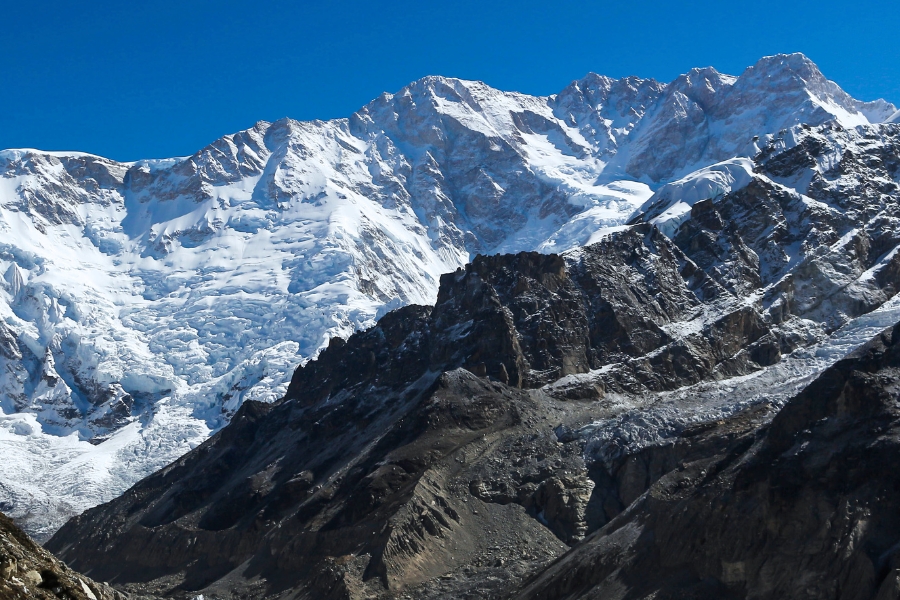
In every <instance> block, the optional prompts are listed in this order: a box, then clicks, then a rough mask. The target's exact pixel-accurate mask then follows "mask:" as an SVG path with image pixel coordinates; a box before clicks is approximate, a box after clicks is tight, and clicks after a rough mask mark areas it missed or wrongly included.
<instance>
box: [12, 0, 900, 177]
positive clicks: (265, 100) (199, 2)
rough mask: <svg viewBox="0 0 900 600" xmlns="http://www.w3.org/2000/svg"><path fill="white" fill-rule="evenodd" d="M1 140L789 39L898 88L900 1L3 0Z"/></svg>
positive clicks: (341, 103)
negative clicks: (435, 80)
mask: <svg viewBox="0 0 900 600" xmlns="http://www.w3.org/2000/svg"><path fill="white" fill-rule="evenodd" d="M0 7H2V9H3V10H2V12H0V52H2V54H0V59H2V67H0V148H10V147H37V148H41V149H46V150H84V151H88V152H94V153H97V154H102V155H105V156H109V157H111V158H116V159H119V160H134V159H138V158H151V157H164V156H177V155H185V154H191V153H193V152H194V151H196V150H198V149H200V148H201V147H202V146H204V145H206V144H207V143H209V142H211V141H213V140H215V139H216V138H218V137H220V136H221V135H224V134H226V133H231V132H234V131H237V130H240V129H243V128H246V127H249V126H251V125H252V124H253V123H254V122H256V121H258V120H260V119H265V120H275V119H278V118H280V117H285V116H289V117H292V118H295V119H314V118H319V119H328V118H333V117H344V116H348V115H349V114H350V113H352V112H353V111H355V110H356V109H358V108H359V107H360V106H362V105H363V104H365V103H366V102H368V101H369V100H370V99H372V98H374V97H375V96H377V95H378V94H380V93H381V92H382V91H396V90H397V89H399V88H401V87H402V86H403V85H405V84H406V83H408V82H409V81H412V80H414V79H417V78H419V77H422V76H424V75H429V74H435V75H447V76H454V77H462V78H467V79H480V80H482V81H485V82H487V83H488V84H490V85H492V86H494V87H497V88H501V89H505V90H517V91H521V92H527V93H531V94H551V93H555V92H557V91H559V90H560V89H562V88H563V87H564V86H565V85H566V84H567V83H568V82H570V81H571V80H573V79H576V78H579V77H582V76H583V75H584V74H585V73H587V72H588V71H595V72H598V73H603V74H606V75H610V76H613V77H620V76H625V75H640V76H643V77H655V78H657V79H660V80H663V81H669V80H671V79H673V78H674V77H676V76H677V75H678V74H680V73H683V72H685V71H686V70H688V69H690V68H691V67H695V66H698V67H699V66H708V65H712V66H714V67H715V68H717V69H719V70H720V71H723V72H726V73H732V74H735V75H737V74H739V73H740V72H741V71H742V70H743V69H744V68H745V67H746V66H748V65H750V64H752V63H754V62H755V61H756V60H757V59H758V58H759V57H761V56H763V55H767V54H775V53H778V52H795V51H800V52H804V53H805V54H807V55H808V56H809V57H810V58H812V59H813V60H814V61H815V62H816V63H818V65H819V67H820V68H821V69H822V71H823V72H824V73H825V75H826V76H828V77H829V78H831V79H833V80H835V81H837V82H838V83H839V84H840V85H841V86H842V87H844V89H846V90H847V91H848V92H849V93H850V94H852V95H853V96H855V97H857V98H860V99H863V100H872V99H875V98H878V97H884V98H886V99H887V100H889V101H892V102H894V103H900V44H898V43H897V35H898V32H900V6H898V5H897V2H896V0H892V1H867V0H859V1H855V2H846V1H840V2H839V1H834V0H822V1H818V2H811V1H805V0H800V1H796V0H779V1H771V0H755V1H752V2H740V3H737V2H735V3H727V2H673V1H670V0H669V1H655V0H654V1H643V2H641V1H630V2H629V1H622V2H571V1H568V0H555V1H550V2H547V1H544V2H534V1H531V0H516V1H509V2H506V1H503V2H491V1H490V0H475V1H472V0H454V1H453V2H428V1H416V2H406V1H384V2H379V1H375V0H370V1H368V2H363V1H355V0H344V1H333V2H328V1H324V0H323V1H320V2H304V1H299V2H286V1H279V0H255V1H253V2H247V1H230V0H218V1H215V2H213V1H207V0H179V1H170V0H164V1H149V2H147V1H145V2H123V1H120V0H115V1H109V0H93V1H91V2H72V1H71V0H66V1H61V0H48V1H42V0H33V1H31V2H24V1H22V0H15V1H13V0H0Z"/></svg>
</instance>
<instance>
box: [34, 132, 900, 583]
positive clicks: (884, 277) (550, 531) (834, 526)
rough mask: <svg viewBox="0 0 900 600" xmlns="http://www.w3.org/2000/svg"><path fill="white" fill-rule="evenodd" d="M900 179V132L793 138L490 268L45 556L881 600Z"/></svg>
mask: <svg viewBox="0 0 900 600" xmlns="http://www.w3.org/2000/svg"><path fill="white" fill-rule="evenodd" d="M898 181H900V126H897V125H893V124H884V125H877V126H861V127H857V128H854V129H846V128H844V127H841V126H836V125H833V124H826V125H823V126H820V127H815V128H814V127H797V128H795V129H792V130H789V131H785V132H784V133H783V134H781V135H779V136H776V137H773V138H772V139H770V140H769V141H768V143H766V145H765V146H764V147H763V148H761V150H760V152H759V153H758V154H757V155H756V156H755V157H754V159H753V160H752V161H750V160H747V161H743V160H739V161H727V162H726V163H720V164H718V165H715V166H713V167H711V168H705V169H701V170H700V171H697V172H695V173H692V174H690V175H689V176H687V177H685V178H683V179H681V180H678V181H676V182H672V183H671V184H669V185H667V186H664V187H663V188H661V189H660V190H659V191H658V192H657V193H656V194H655V195H654V197H653V198H651V199H650V200H649V201H648V202H647V204H646V205H645V206H643V207H642V208H641V210H640V211H639V212H638V214H637V215H636V216H635V218H634V222H633V224H631V225H628V226H626V227H623V228H621V229H620V230H618V231H615V232H613V233H610V234H609V235H607V236H606V237H604V238H603V239H602V240H601V241H599V242H597V243H595V244H592V245H589V246H586V247H584V248H581V249H578V250H575V251H572V252H569V253H565V254H563V255H552V254H550V255H545V254H538V253H528V252H525V253H519V254H509V255H499V256H480V257H477V258H476V259H475V260H474V261H473V262H472V263H470V264H469V265H467V266H466V267H465V268H464V269H459V270H457V271H456V272H454V273H450V274H447V275H444V276H443V277H442V278H441V285H440V290H439V292H438V296H437V301H436V303H435V305H434V306H433V307H430V306H429V307H426V306H409V307H405V308H402V309H399V310H396V311H393V312H391V313H388V314H387V315H385V316H384V317H382V318H381V319H380V320H379V321H378V323H377V324H376V325H375V326H374V327H372V328H370V329H368V330H366V331H363V332H360V333H356V334H354V335H353V336H351V337H349V339H347V340H343V339H341V338H334V339H333V340H332V341H331V343H330V344H329V346H328V347H327V348H326V349H325V350H324V351H323V352H322V353H321V354H320V355H319V357H318V358H317V359H316V360H314V361H311V362H309V363H307V364H306V365H304V366H302V367H300V368H299V369H297V371H296V372H295V373H294V375H293V378H292V380H291V383H290V386H289V387H288V389H287V392H286V395H285V397H284V398H283V399H281V400H279V401H278V402H275V403H273V404H265V403H259V402H246V403H245V404H244V405H243V406H242V407H241V409H240V410H239V411H238V412H237V414H236V415H235V417H234V419H233V420H232V422H231V424H230V425H228V426H227V427H225V428H224V429H223V430H222V431H221V432H219V433H218V434H216V435H214V436H213V437H212V438H211V439H210V440H208V441H207V442H205V443H204V444H202V445H200V446H199V447H198V448H196V449H195V450H193V451H191V452H189V453H188V454H186V455H185V456H184V457H182V458H180V459H179V460H177V461H175V462H174V463H172V464H171V465H169V466H168V467H166V468H164V469H162V470H161V471H159V472H157V473H155V474H154V475H152V476H150V477H148V478H146V479H145V480H143V481H141V482H140V483H138V484H137V485H135V486H134V487H132V488H131V489H130V490H128V491H127V492H126V493H125V494H124V495H123V496H121V497H120V498H117V499H116V500H114V501H112V502H110V503H108V504H105V505H102V506H99V507H97V508H95V509H92V510H89V511H87V512H85V513H84V514H82V515H80V516H78V517H76V518H74V519H72V520H71V521H70V522H69V523H68V524H67V525H66V526H65V527H63V528H62V529H61V530H60V531H59V532H58V533H57V534H56V535H55V536H54V537H53V538H52V539H51V540H50V542H49V543H48V548H50V549H52V550H53V551H54V552H57V553H58V554H59V555H60V556H61V557H63V558H64V559H66V560H69V561H71V563H72V564H73V566H75V567H76V568H79V569H81V570H82V571H83V572H85V573H87V574H88V575H90V576H92V577H96V578H100V579H106V580H109V581H112V582H114V583H116V584H119V585H124V586H130V588H129V589H132V590H138V591H149V592H153V593H160V594H164V595H170V596H174V597H190V596H191V595H192V594H196V593H198V592H201V591H202V593H204V594H211V595H214V596H217V597H225V598H228V597H235V598H237V597H248V598H263V597H285V598H287V597H295V598H366V597H415V598H465V597H478V598H483V597H497V598H503V597H508V596H509V595H510V594H512V595H515V594H519V593H521V594H524V596H525V597H547V598H550V597H554V598H556V597H559V598H569V597H606V595H610V597H623V598H624V597H698V598H699V597H709V595H710V594H712V595H714V596H715V595H719V596H721V597H729V596H731V597H737V598H742V597H764V598H777V597H798V596H799V595H800V594H801V592H802V593H806V594H808V595H809V597H815V598H825V597H828V598H832V597H839V598H850V597H853V598H857V597H858V598H863V597H866V598H868V597H874V595H875V593H876V591H878V590H879V589H882V587H883V586H887V587H886V588H884V589H889V588H890V586H891V585H892V584H891V583H890V582H887V583H885V582H886V581H888V580H886V579H885V578H886V577H889V576H892V575H890V573H892V571H891V569H893V568H894V567H893V566H892V565H893V563H892V562H891V560H892V559H891V558H890V557H891V556H892V554H891V552H892V551H893V550H892V549H891V548H892V544H894V543H895V542H896V540H897V539H900V530H897V529H896V523H895V522H894V521H892V520H891V519H890V518H889V516H888V515H889V514H890V513H891V511H892V507H895V506H896V502H895V500H894V498H893V495H892V494H894V490H893V487H892V485H893V484H891V481H892V480H891V479H890V477H889V476H886V475H885V476H884V477H882V475H881V471H882V470H883V469H884V465H886V464H891V463H892V462H893V457H894V456H895V454H896V450H895V447H894V446H893V445H892V442H891V439H892V438H891V435H892V434H891V431H892V430H891V427H892V425H891V423H892V417H891V415H892V414H893V412H892V411H893V410H894V408H893V403H895V402H896V397H897V396H896V389H895V387H896V373H895V366H896V365H894V361H895V354H896V347H895V345H894V341H895V338H894V334H893V333H885V334H883V335H882V334H880V333H879V332H880V331H881V329H883V328H884V327H885V326H886V325H887V324H893V323H896V322H897V321H900V303H898V302H897V301H896V299H895V295H896V292H897V291H898V289H897V286H898V285H900V271H898V269H900V266H898V265H900V262H898V261H900V259H898V258H897V248H898V245H900V228H898V224H900V214H898V213H900V194H898V189H900V184H898ZM885 321H887V322H885ZM875 334H878V335H880V336H881V337H879V339H878V340H876V341H875V342H874V343H873V344H872V345H870V346H869V347H867V348H866V349H864V350H863V351H862V353H861V354H859V355H853V356H851V357H849V358H847V359H846V360H844V361H843V362H837V361H838V360H839V359H840V358H842V357H843V355H844V354H846V352H847V351H848V350H850V349H852V348H854V347H856V346H859V345H860V344H861V343H863V342H864V341H866V340H867V339H868V338H871V337H872V336H874V335H875ZM898 347H900V346H898ZM836 362H837V364H835V363H836ZM873 402H874V404H873ZM873 436H874V437H873ZM798 461H799V462H798ZM853 469H855V471H853ZM851 471H852V472H851ZM742 486H743V487H742ZM879 502H883V503H884V507H885V508H884V510H883V512H881V511H875V509H874V507H873V504H874V503H879ZM723 507H724V510H723ZM869 516H871V517H872V518H875V519H876V520H875V521H871V523H872V527H871V528H870V525H869V521H868V520H867V519H868V517H869ZM829 536H833V537H829ZM570 548H572V549H571V550H570ZM826 550H827V552H826ZM553 561H556V562H553ZM717 561H718V562H717ZM866 561H868V562H866ZM878 593H881V592H880V591H878ZM885 593H889V592H885ZM653 594H657V595H656V596H653Z"/></svg>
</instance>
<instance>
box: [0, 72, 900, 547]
mask: <svg viewBox="0 0 900 600" xmlns="http://www.w3.org/2000/svg"><path fill="white" fill-rule="evenodd" d="M897 114H898V111H897V109H896V107H894V106H893V105H891V104H889V103H887V102H885V101H881V100H879V101H875V102H860V101H857V100H855V99H853V98H851V97H850V96H848V95H847V94H846V93H844V92H843V91H842V90H841V89H840V88H839V87H838V86H837V84H835V83H834V82H831V81H829V80H827V79H826V78H825V77H824V76H823V75H822V74H821V73H820V72H819V70H818V69H817V68H816V66H815V65H814V64H813V63H812V62H811V61H809V60H808V59H807V58H806V57H804V56H802V55H799V54H794V55H779V56H773V57H765V58H763V59H761V60H760V61H759V62H758V63H757V64H756V65H753V66H752V67H749V68H748V69H747V70H746V71H745V72H744V73H743V74H741V75H740V76H739V77H733V76H729V75H724V74H720V73H718V72H716V71H715V70H714V69H711V68H705V69H694V70H692V71H690V72H689V73H687V74H685V75H682V76H681V77H679V78H677V79H676V80H675V81H673V82H671V83H668V84H666V83H660V82H657V81H654V80H649V79H640V78H637V77H628V78H624V79H619V80H613V79H610V78H607V77H603V76H599V75H595V74H589V75H588V76H586V77H585V78H583V79H582V80H579V81H575V82H573V83H572V84H570V85H569V86H568V87H566V88H565V89H564V90H562V91H561V92H560V93H559V94H556V95H552V96H547V97H534V96H528V95H525V94H519V93H512V92H503V91H499V90H496V89H493V88H491V87H489V86H487V85H485V84H484V83H480V82H474V81H463V80H458V79H450V78H443V77H426V78H424V79H421V80H419V81H416V82H413V83H411V84H410V85H409V86H407V87H405V88H403V89H402V90H400V91H399V92H397V93H395V94H383V95H382V96H380V97H379V98H377V99H375V100H373V101H372V102H371V103H369V104H368V105H366V106H365V107H363V108H362V109H360V110H359V111H358V112H357V113H355V114H354V115H352V116H350V117H349V118H347V119H337V120H333V121H310V122H298V121H294V120H291V119H282V120H279V121H276V122H274V123H268V122H259V123H257V124H255V125H254V126H253V127H251V128H249V129H247V130H245V131H241V132H238V133H235V134H233V135H228V136H225V137H223V138H221V139H219V140H216V141H215V142H213V143H212V144H210V145H209V146H207V147H206V148H203V149H202V150H200V151H198V152H197V153H196V154H194V155H192V156H189V157H180V158H170V159H160V160H143V161H137V162H132V163H120V162H116V161H112V160H108V159H105V158H102V157H99V156H94V155H90V154H85V153H80V152H45V151H39V150H31V149H16V150H4V151H0V408H2V412H3V414H2V415H0V448H2V450H0V452H2V456H3V458H4V460H3V461H2V462H0V510H3V511H4V512H7V513H8V514H10V515H11V516H13V517H14V518H16V519H17V520H18V521H19V522H20V523H21V524H23V525H24V526H25V527H26V529H28V531H29V532H30V533H32V534H33V535H35V536H36V537H37V538H38V539H46V538H47V537H49V535H50V534H52V533H53V531H55V530H56V529H57V528H58V527H59V526H60V525H61V524H62V523H63V522H65V520H66V519H67V518H69V517H70V516H71V515H73V514H77V513H79V512H81V511H83V510H85V509H86V508H88V507H91V506H94V505H96V504H99V503H102V502H105V501H108V500H109V499H111V498H113V497H115V496H117V495H118V494H120V493H121V492H122V491H124V490H125V489H127V488H128V487H129V486H130V485H131V484H133V483H134V482H136V481H137V480H139V479H141V478H142V477H143V476H145V475H147V474H148V473H150V472H152V471H154V470H156V469H158V468H161V467H162V466H164V465H166V464H168V463H169V462H171V461H172V460H173V459H175V458H177V457H178V456H180V455H182V454H183V453H184V452H186V451H188V450H190V449H191V448H193V447H195V446H196V445H197V444H199V443H201V442H202V441H203V440H205V439H206V438H207V437H208V436H209V435H210V434H211V433H212V432H214V431H216V430H218V429H219V428H221V427H222V426H223V425H224V424H226V423H227V422H228V419H229V418H230V416H231V415H233V414H234V412H235V411H236V410H237V408H238V407H239V406H240V405H241V403H242V402H244V401H245V400H248V399H252V400H259V401H264V402H268V401H274V400H276V399H278V398H279V397H280V396H281V395H282V394H283V393H284V391H285V390H286V388H287V385H288V383H289V381H290V377H291V374H292V372H293V370H294V368H296V366H297V365H298V364H302V363H304V362H305V361H307V360H309V359H310V358H312V357H314V356H315V355H316V353H317V352H318V351H319V350H321V349H322V348H323V347H325V346H326V345H327V344H328V341H329V340H330V339H331V338H333V337H343V338H346V337H347V336H349V335H350V334H351V333H352V332H353V331H355V330H357V329H360V328H366V327H369V326H371V325H372V324H374V322H375V321H376V320H377V318H379V317H380V316H381V315H383V314H385V313H386V312H388V311H390V310H392V309H395V308H398V307H400V306H404V305H407V304H432V303H433V302H434V300H435V295H436V293H437V283H438V280H439V277H440V275H441V274H442V273H446V272H449V271H453V270H455V269H457V268H458V267H461V266H463V265H464V264H465V263H467V262H468V261H469V260H470V258H471V257H473V256H474V255H475V254H479V253H481V254H488V253H506V252H517V251H521V250H538V251H541V252H565V251H569V250H572V249H575V248H578V247H579V246H582V245H585V244H589V243H593V242H596V241H598V240H599V239H601V238H602V237H603V236H604V235H605V234H607V233H609V232H611V231H614V230H616V229H617V228H621V227H622V226H623V225H624V224H625V223H627V222H628V221H629V220H630V219H632V218H633V217H634V216H635V215H640V214H643V213H645V212H647V211H655V212H654V215H653V218H654V221H653V222H654V223H656V224H657V225H658V226H659V227H660V229H661V230H663V231H664V232H665V231H666V228H667V227H668V228H670V229H673V228H674V227H675V226H677V223H678V219H679V217H681V216H683V215H684V214H685V213H686V212H687V211H689V210H690V207H691V206H692V205H693V203H694V202H696V201H698V200H702V199H706V198H710V197H715V196H716V195H718V194H723V193H727V192H728V191H730V190H732V189H736V188H738V187H740V186H742V185H746V183H747V182H748V181H749V180H750V179H751V171H752V164H751V162H750V158H752V157H753V156H755V155H756V154H758V153H759V152H760V151H761V149H762V148H763V147H764V146H765V144H766V142H767V141H769V142H771V141H772V140H775V139H776V134H777V135H779V136H780V137H777V139H778V140H785V139H786V140H788V141H787V142H784V143H793V142H791V141H790V140H791V139H792V137H791V132H792V131H794V128H797V127H798V126H801V125H813V126H815V125H820V124H823V123H829V122H833V123H836V124H839V125H840V126H842V127H844V128H850V129H852V128H855V127H864V126H866V125H867V124H870V123H880V122H888V121H891V120H894V121H895V120H896V115H897ZM785 132H786V133H785ZM794 183H795V184H796V185H797V186H800V185H801V183H802V182H794ZM798 189H799V187H798ZM817 364H818V363H817Z"/></svg>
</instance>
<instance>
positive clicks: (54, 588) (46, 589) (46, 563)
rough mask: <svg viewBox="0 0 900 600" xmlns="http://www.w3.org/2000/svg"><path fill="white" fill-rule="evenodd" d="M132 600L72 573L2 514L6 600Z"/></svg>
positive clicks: (0, 556) (0, 581) (1, 583)
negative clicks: (33, 599) (34, 599)
mask: <svg viewBox="0 0 900 600" xmlns="http://www.w3.org/2000/svg"><path fill="white" fill-rule="evenodd" d="M128 597H129V596H127V595H125V594H122V593H121V592H119V591H118V590H115V589H113V588H111V587H110V586H109V585H107V584H105V583H97V582H96V581H92V580H91V579H89V578H87V577H85V576H83V575H80V574H79V573H76V572H74V571H72V570H71V569H70V568H69V567H67V566H66V565H65V564H64V563H62V562H60V561H59V560H58V559H57V558H56V557H54V556H53V555H52V554H50V553H49V552H47V551H46V550H44V549H43V548H41V547H40V546H39V545H37V544H36V543H34V541H33V540H32V539H31V538H29V537H28V535H27V534H26V533H25V532H23V531H22V530H21V529H19V528H18V527H17V526H16V525H15V524H14V523H13V522H12V520H11V519H10V518H9V517H7V516H6V515H4V514H2V513H0V598H3V600H30V599H32V598H37V599H39V600H58V599H64V600H127V598H128ZM135 600H136V599H135Z"/></svg>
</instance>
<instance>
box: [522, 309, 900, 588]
mask: <svg viewBox="0 0 900 600" xmlns="http://www.w3.org/2000/svg"><path fill="white" fill-rule="evenodd" d="M898 398H900V326H897V327H894V328H893V331H891V330H887V331H885V332H884V333H883V334H882V335H880V336H879V337H878V338H876V339H875V340H873V341H872V342H871V343H870V344H868V345H867V346H865V347H863V348H862V349H860V350H859V351H857V352H856V353H854V354H853V355H851V356H849V357H847V358H846V359H844V360H842V361H840V362H838V363H837V364H835V365H834V366H833V367H831V368H830V369H828V370H827V371H825V372H824V373H823V374H822V375H821V376H820V377H819V378H818V379H817V380H816V381H815V382H814V383H812V384H811V385H810V386H809V387H807V388H806V389H805V390H804V391H803V392H802V393H800V394H799V395H797V396H796V397H795V398H793V399H792V400H791V401H790V402H789V403H788V404H787V405H786V406H785V407H784V409H783V410H781V412H779V413H778V414H777V415H776V416H775V418H774V419H773V420H772V421H771V423H770V424H767V423H766V421H765V420H759V419H758V418H757V417H758V415H753V414H741V415H738V416H736V417H735V418H733V419H731V420H729V421H728V422H723V423H721V424H718V425H716V426H715V427H713V428H712V429H710V430H709V431H707V432H705V433H704V434H703V437H705V438H706V440H707V441H713V442H714V443H713V444H712V446H710V447H708V448H707V451H706V452H703V453H701V456H702V458H696V456H694V457H689V458H688V459H687V460H686V461H683V462H681V463H680V464H679V465H678V466H677V467H676V466H675V465H671V466H670V467H668V469H669V470H668V472H667V473H665V474H663V475H662V476H660V477H658V479H657V480H656V482H655V483H653V484H652V485H651V486H650V487H649V491H648V493H646V494H644V495H642V496H641V497H640V498H639V500H638V501H637V502H636V503H634V504H633V505H632V506H631V507H629V508H628V510H627V511H625V512H623V513H621V514H620V515H619V516H618V517H616V518H615V519H614V520H613V521H611V522H610V523H609V524H608V525H606V526H605V527H604V528H603V529H601V530H599V531H597V532H596V533H594V534H593V535H592V536H591V537H590V538H589V539H588V540H586V541H585V542H584V543H583V544H582V545H581V546H579V547H578V548H577V549H575V550H573V551H572V552H571V553H569V554H568V555H567V556H566V557H564V558H563V559H562V560H560V561H559V562H557V563H556V564H554V565H553V566H552V567H550V568H549V569H547V570H546V571H545V572H544V573H542V574H541V575H540V576H539V577H538V578H537V579H536V580H535V581H533V582H532V583H531V584H530V585H529V586H528V587H527V588H526V589H525V590H524V591H523V592H522V593H521V594H519V595H517V597H521V598H543V599H550V598H582V597H591V598H593V597H603V598H626V597H628V598H632V597H646V596H653V597H658V598H695V597H696V598H700V597H719V598H750V597H753V598H802V597H810V598H842V599H844V598H860V599H862V598H878V599H881V598H895V597H896V596H897V590H898V587H897V586H898V573H900V569H898V566H900V562H898V557H897V539H898V538H900V519H898V517H897V505H898V502H900V496H898V492H897V490H898V489H900V479H898V477H897V475H896V473H895V471H894V470H893V469H892V468H890V466H889V465H892V464H894V463H895V462H896V461H897V459H898V456H900V430H898V426H897V424H898V422H900V408H898ZM690 443H691V437H690V436H689V435H687V434H686V435H684V436H682V437H681V439H679V440H678V441H677V442H676V443H675V444H674V445H673V448H672V450H671V451H670V454H671V455H672V456H673V457H675V456H676V455H677V454H679V453H681V452H683V451H684V450H683V448H684V447H686V446H688V445H690ZM678 447H681V448H682V450H678ZM704 454H705V456H704ZM691 458H694V460H690V459H691ZM672 467H674V468H672ZM663 470H666V469H663Z"/></svg>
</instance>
